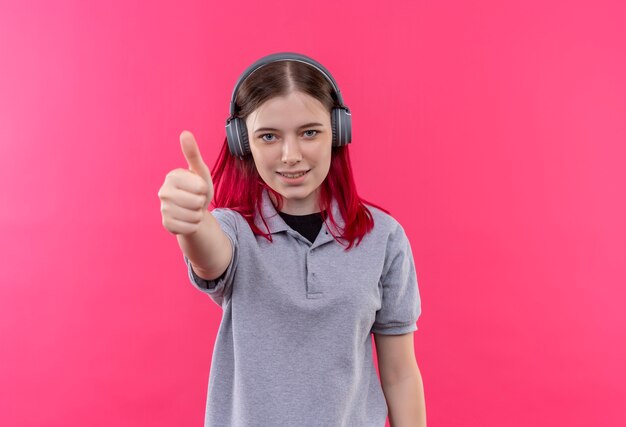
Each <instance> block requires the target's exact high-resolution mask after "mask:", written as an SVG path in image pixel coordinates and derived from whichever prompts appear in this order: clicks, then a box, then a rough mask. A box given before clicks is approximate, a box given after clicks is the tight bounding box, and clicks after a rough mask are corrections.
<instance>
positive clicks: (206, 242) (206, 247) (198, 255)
mask: <svg viewBox="0 0 626 427" xmlns="http://www.w3.org/2000/svg"><path fill="white" fill-rule="evenodd" d="M176 238H177V240H178V244H179V245H180V248H181V250H182V251H183V253H184V254H185V256H186V257H187V258H189V261H190V262H191V266H192V267H193V269H194V271H195V272H196V273H197V274H198V276H200V277H202V278H203V279H205V280H213V279H216V278H218V277H220V276H221V275H222V273H223V272H224V271H226V268H227V267H228V264H230V260H231V257H232V255H233V249H232V244H231V243H230V239H229V238H228V236H227V235H226V233H224V231H223V230H222V228H221V226H220V224H219V222H218V221H217V219H215V217H214V216H213V215H212V214H211V212H208V211H207V213H206V216H205V217H204V219H203V220H202V222H201V223H200V227H199V229H198V231H196V232H195V233H193V234H178V235H176Z"/></svg>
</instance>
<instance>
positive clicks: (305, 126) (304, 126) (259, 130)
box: [254, 123, 324, 133]
mask: <svg viewBox="0 0 626 427" xmlns="http://www.w3.org/2000/svg"><path fill="white" fill-rule="evenodd" d="M310 126H324V125H323V124H321V123H307V124H305V125H302V126H300V127H299V128H298V129H302V128H308V127H310ZM268 130H269V131H280V129H275V128H258V129H255V131H254V133H257V132H261V131H268Z"/></svg>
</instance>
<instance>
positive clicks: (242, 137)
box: [226, 117, 250, 157]
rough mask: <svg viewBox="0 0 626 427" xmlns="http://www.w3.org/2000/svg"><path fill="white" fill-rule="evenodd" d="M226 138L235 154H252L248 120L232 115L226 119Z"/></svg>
mask: <svg viewBox="0 0 626 427" xmlns="http://www.w3.org/2000/svg"><path fill="white" fill-rule="evenodd" d="M226 138H227V139H228V149H229V151H230V153H231V154H232V155H233V156H238V157H244V156H246V155H248V154H250V143H249V142H248V130H247V128H246V122H245V121H243V120H242V119H240V118H239V117H231V118H229V119H228V120H227V121H226Z"/></svg>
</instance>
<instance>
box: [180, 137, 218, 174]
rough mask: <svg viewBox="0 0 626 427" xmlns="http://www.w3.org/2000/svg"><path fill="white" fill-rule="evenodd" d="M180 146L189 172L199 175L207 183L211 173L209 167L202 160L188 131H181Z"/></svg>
mask: <svg viewBox="0 0 626 427" xmlns="http://www.w3.org/2000/svg"><path fill="white" fill-rule="evenodd" d="M180 145H181V148H182V150H183V155H184V156H185V159H186V160H187V164H188V165H189V170H190V171H193V172H194V173H196V174H198V175H200V176H201V177H202V178H203V179H204V180H205V181H207V182H209V180H210V179H211V172H210V171H209V167H208V166H207V165H206V163H204V160H202V155H201V154H200V149H199V148H198V144H197V143H196V139H195V138H194V136H193V134H192V133H191V132H189V131H186V130H184V131H182V133H181V134H180Z"/></svg>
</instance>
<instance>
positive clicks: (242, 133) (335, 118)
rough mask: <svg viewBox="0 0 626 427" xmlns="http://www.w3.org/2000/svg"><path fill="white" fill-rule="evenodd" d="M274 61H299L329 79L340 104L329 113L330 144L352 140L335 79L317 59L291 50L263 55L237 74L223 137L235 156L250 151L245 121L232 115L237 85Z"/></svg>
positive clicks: (246, 153)
mask: <svg viewBox="0 0 626 427" xmlns="http://www.w3.org/2000/svg"><path fill="white" fill-rule="evenodd" d="M276 61H298V62H303V63H305V64H308V65H311V66H312V67H315V68H316V69H317V70H318V71H320V72H321V73H322V74H323V75H324V77H326V79H327V80H328V81H329V82H330V84H331V85H332V87H333V90H334V92H335V96H336V97H337V102H338V103H339V105H340V106H339V107H334V108H333V110H332V112H331V127H332V131H333V147H342V146H344V145H347V144H349V143H350V142H351V139H352V117H351V115H350V110H349V109H348V107H347V106H345V105H344V103H343V99H342V97H341V92H340V91H339V88H338V87H337V83H335V79H333V76H332V75H331V74H330V73H329V72H328V70H327V69H326V68H324V66H323V65H322V64H320V63H319V62H317V61H316V60H314V59H312V58H309V57H308V56H305V55H301V54H299V53H294V52H280V53H273V54H271V55H267V56H264V57H263V58H261V59H259V60H257V61H256V62H255V63H254V64H252V65H250V66H249V67H248V68H246V70H245V71H244V72H243V74H242V75H241V76H240V77H239V80H238V81H237V84H236V85H235V89H233V94H232V96H231V99H230V117H229V118H228V119H226V138H227V139H228V149H229V150H230V153H231V154H232V155H234V156H239V158H240V159H243V157H244V156H246V155H248V154H250V144H249V141H248V132H247V130H246V122H245V121H244V120H243V119H241V118H239V117H234V116H235V99H236V97H237V90H238V89H239V86H241V84H242V83H243V82H244V81H245V80H246V79H247V78H248V76H250V74H252V73H254V72H255V71H256V70H258V69H259V68H261V67H263V66H264V65H266V64H269V63H271V62H276Z"/></svg>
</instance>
